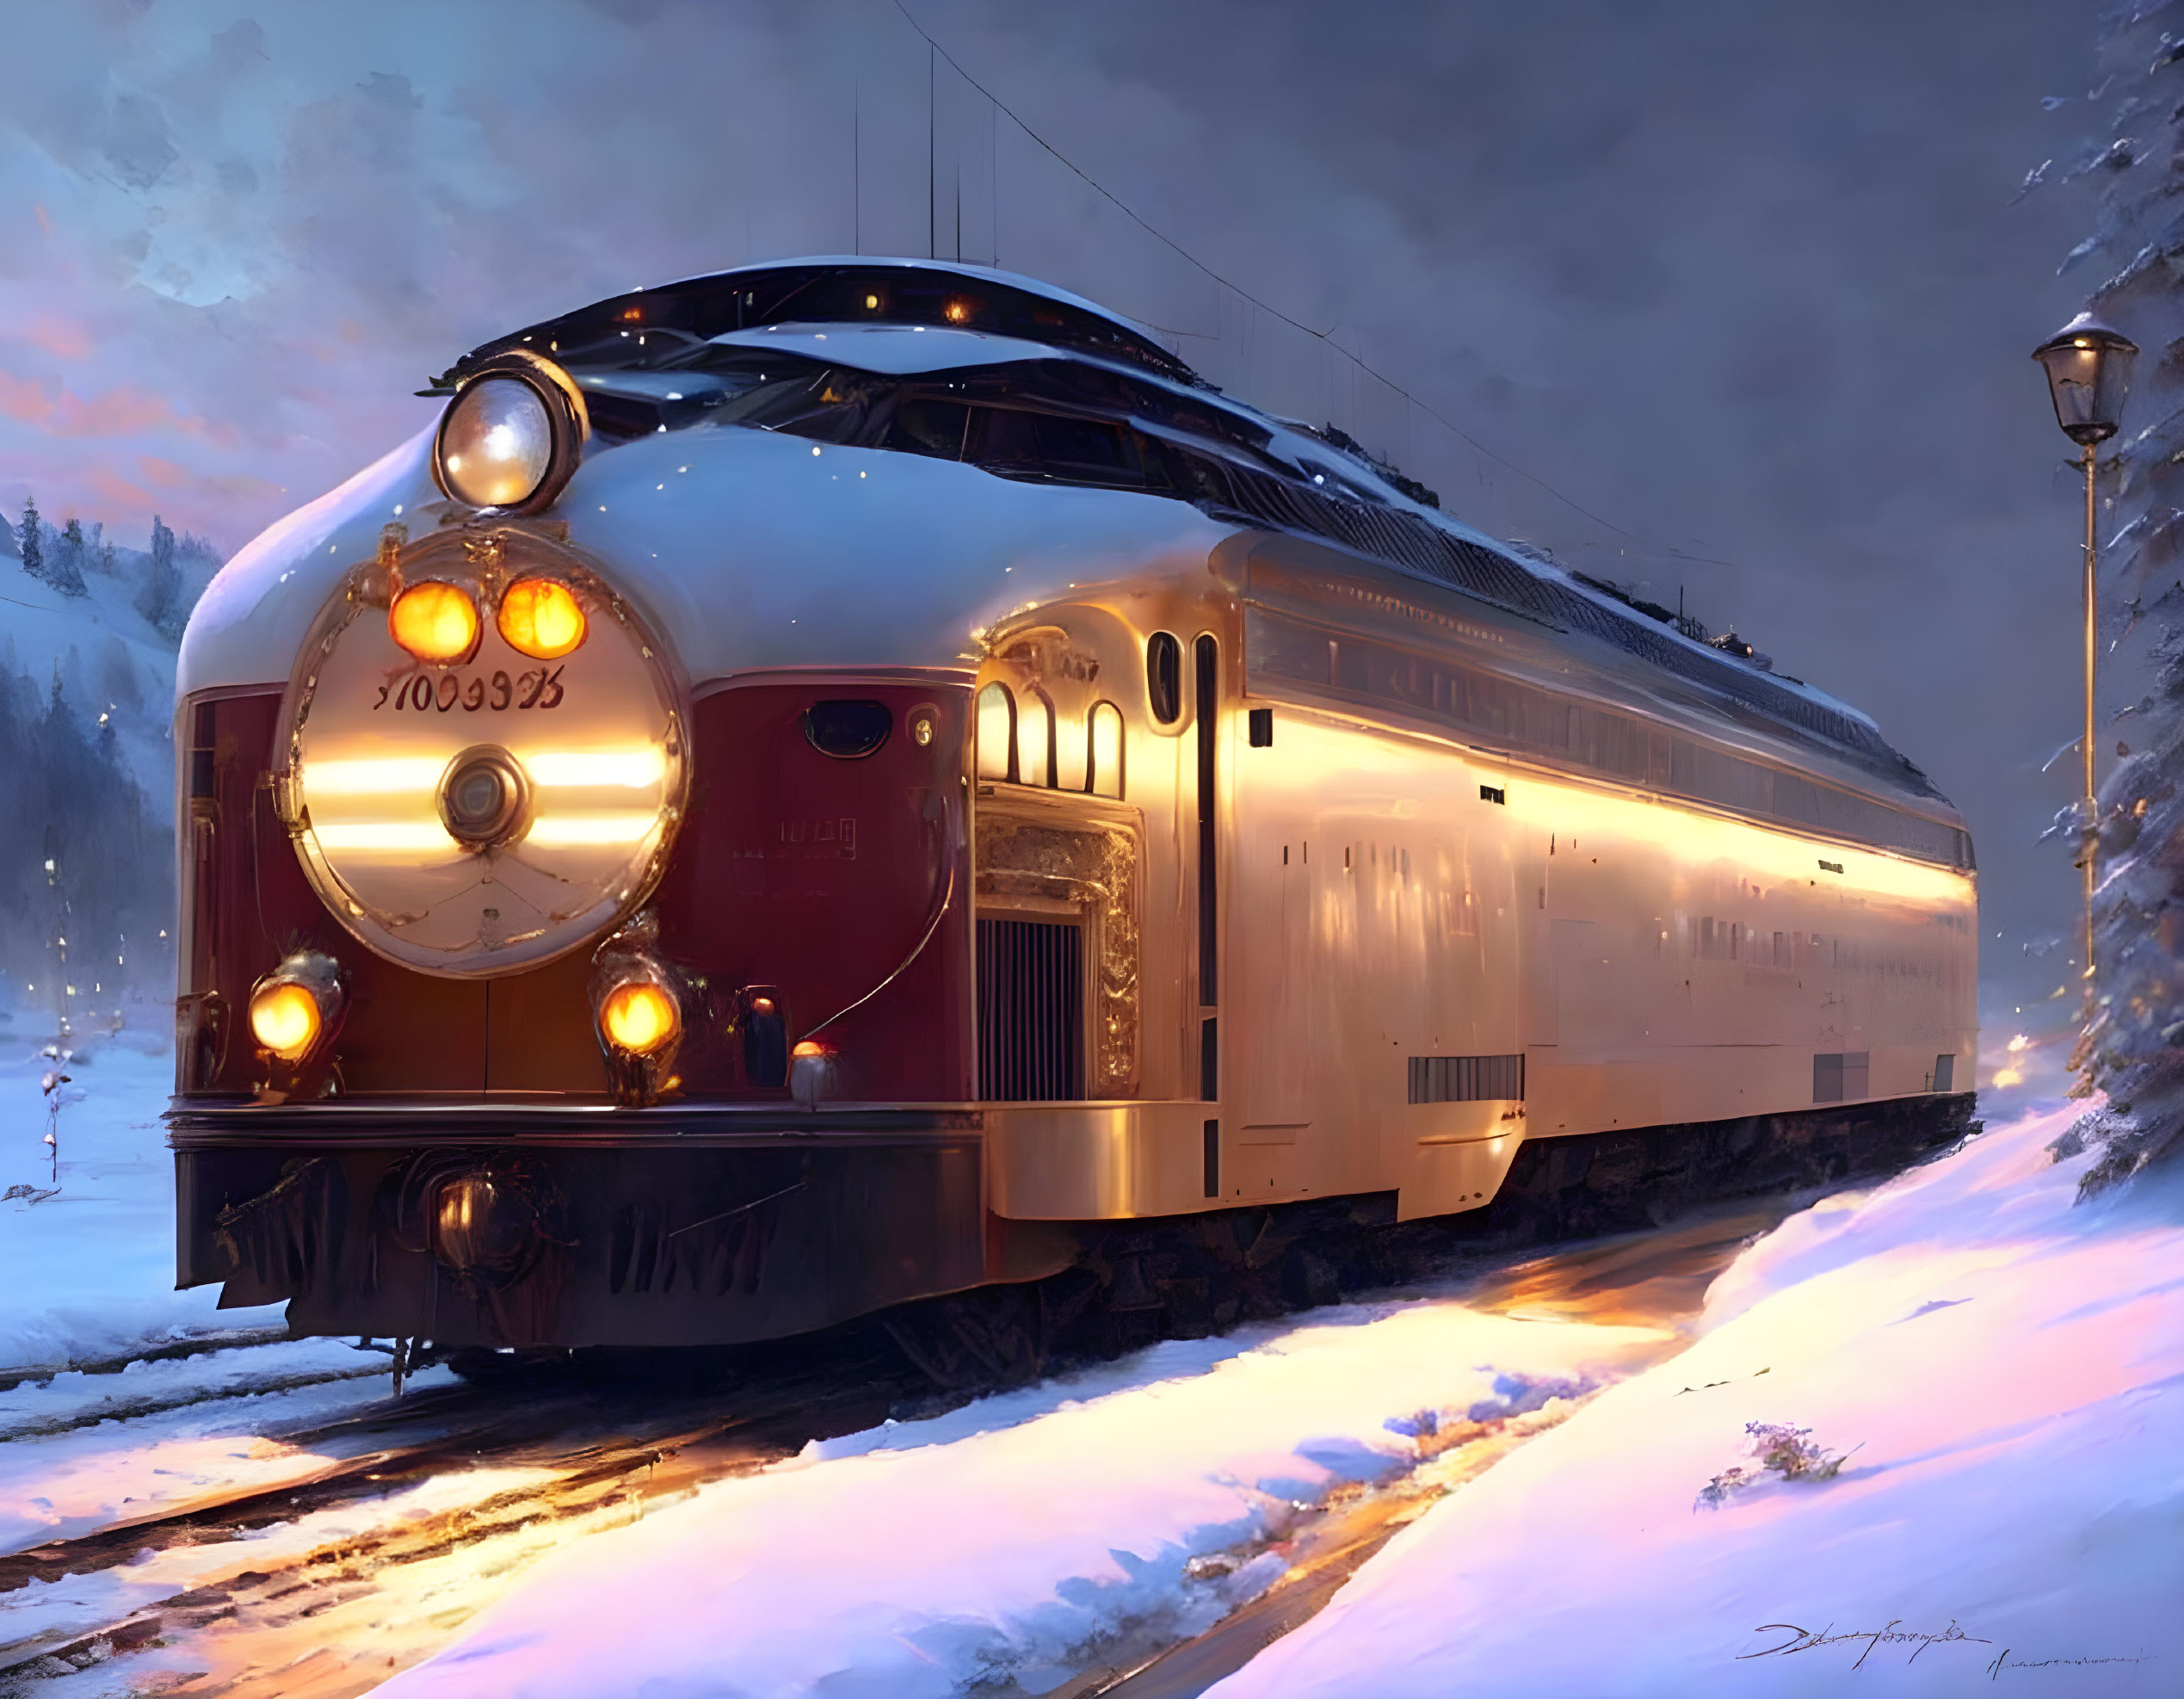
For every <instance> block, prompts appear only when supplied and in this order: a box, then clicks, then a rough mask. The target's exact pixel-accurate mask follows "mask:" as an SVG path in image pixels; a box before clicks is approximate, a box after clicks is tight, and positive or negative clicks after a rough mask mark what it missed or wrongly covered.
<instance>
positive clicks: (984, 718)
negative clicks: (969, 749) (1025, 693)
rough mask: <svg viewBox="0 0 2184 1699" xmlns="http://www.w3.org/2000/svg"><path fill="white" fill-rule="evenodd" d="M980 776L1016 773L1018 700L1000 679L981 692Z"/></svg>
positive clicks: (1002, 777)
mask: <svg viewBox="0 0 2184 1699" xmlns="http://www.w3.org/2000/svg"><path fill="white" fill-rule="evenodd" d="M978 776H979V777H980V778H982V779H1003V780H1007V779H1013V778H1015V776H1016V699H1015V696H1014V695H1011V694H1010V693H1009V687H1008V686H1007V685H1006V684H1003V683H997V682H996V683H992V684H989V685H987V686H986V688H985V689H983V690H981V691H979V692H978Z"/></svg>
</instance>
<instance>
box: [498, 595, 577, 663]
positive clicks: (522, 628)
mask: <svg viewBox="0 0 2184 1699" xmlns="http://www.w3.org/2000/svg"><path fill="white" fill-rule="evenodd" d="M499 625H500V628H501V635H502V636H503V637H504V638H506V639H508V641H509V646H510V647H512V648H515V649H520V650H521V651H522V652H524V653H525V654H527V655H528V656H530V657H531V658H532V659H534V660H537V661H558V660H559V659H560V658H562V657H563V656H564V655H566V654H568V653H570V652H571V651H573V650H575V649H577V648H578V647H580V646H582V645H583V640H584V633H585V624H584V610H583V609H582V608H580V607H578V606H577V598H576V596H574V595H573V594H571V591H570V590H569V587H568V586H567V585H566V584H556V583H554V581H553V580H552V578H518V579H517V580H516V581H515V583H514V584H510V585H509V587H508V589H507V590H504V591H503V592H502V595H501V611H500V619H499Z"/></svg>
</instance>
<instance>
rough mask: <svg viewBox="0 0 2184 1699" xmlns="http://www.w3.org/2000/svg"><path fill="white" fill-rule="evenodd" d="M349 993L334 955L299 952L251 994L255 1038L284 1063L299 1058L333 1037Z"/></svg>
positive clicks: (252, 1035) (264, 1048) (259, 983)
mask: <svg viewBox="0 0 2184 1699" xmlns="http://www.w3.org/2000/svg"><path fill="white" fill-rule="evenodd" d="M344 1000H345V992H344V990H343V987H342V970H341V968H340V967H339V966H338V965H337V964H336V962H335V961H334V959H333V958H332V957H331V956H328V955H321V954H320V953H319V952H318V951H317V950H299V951H297V952H296V954H295V955H292V956H290V957H289V958H288V959H287V961H283V962H282V963H281V965H280V966H279V967H276V968H275V969H274V970H273V972H272V973H268V974H267V975H266V976H265V978H264V979H261V980H259V981H258V983H257V985H256V989H254V990H253V991H252V992H251V993H250V1036H251V1037H252V1038H254V1039H256V1041H257V1042H258V1047H259V1048H260V1049H262V1050H266V1051H269V1052H271V1053H273V1054H274V1055H275V1056H278V1057H279V1058H280V1059H281V1060H282V1061H284V1062H291V1063H293V1062H299V1061H301V1060H303V1059H304V1058H305V1057H306V1056H308V1055H309V1054H311V1053H312V1051H314V1050H316V1049H318V1047H321V1046H322V1045H324V1043H325V1042H326V1041H328V1040H329V1039H330V1038H331V1037H332V1036H333V1034H334V1031H335V1029H336V1028H338V1027H339V1026H340V1024H341V1017H342V1005H343V1002H344Z"/></svg>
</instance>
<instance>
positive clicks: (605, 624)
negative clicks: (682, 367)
mask: <svg viewBox="0 0 2184 1699" xmlns="http://www.w3.org/2000/svg"><path fill="white" fill-rule="evenodd" d="M529 577H537V578H548V579H550V580H552V581H553V582H555V583H558V584H562V585H563V586H565V588H566V589H567V590H569V592H570V593H571V595H572V596H575V597H576V598H577V604H578V606H579V607H580V608H581V609H583V613H584V616H585V619H586V621H587V623H588V627H589V633H588V635H587V636H586V637H585V639H584V641H583V643H582V644H581V645H580V646H578V647H577V648H576V649H574V650H572V651H571V652H569V653H568V654H566V655H564V656H560V657H558V658H555V659H553V660H550V661H541V660H539V659H537V658H534V657H532V656H529V655H526V654H523V653H521V652H518V651H517V650H516V649H515V648H514V647H512V646H510V645H509V643H508V642H507V640H506V639H504V638H503V636H502V635H501V633H500V631H499V629H498V627H497V623H496V621H495V618H494V614H495V609H496V606H497V597H498V596H499V594H500V590H501V587H502V586H503V585H505V584H512V583H515V582H518V581H520V580H521V579H523V578H529ZM422 578H436V579H441V580H445V581H446V582H447V583H449V584H455V585H457V586H459V587H460V588H461V589H462V590H465V591H466V593H468V594H470V595H472V596H474V597H475V598H476V600H477V602H478V610H479V612H480V614H481V615H483V616H484V630H483V632H482V633H480V635H479V638H478V648H477V650H476V652H474V653H473V654H472V655H470V656H469V657H467V658H465V659H463V660H461V661H457V662H451V663H449V664H446V665H440V666H435V665H429V664H424V663H421V662H419V661H418V660H417V659H416V658H415V657H414V656H412V655H410V653H409V652H407V651H405V650H404V649H402V648H401V647H400V646H398V645H397V644H396V642H395V641H394V639H393V638H392V635H391V634H390V633H389V632H388V630H387V602H388V597H389V596H390V595H391V594H392V590H393V589H394V588H398V586H399V585H400V584H402V583H404V582H405V581H406V582H410V583H415V582H417V581H418V580H420V579H422ZM682 700H683V689H682V683H681V681H680V679H679V678H677V677H676V676H675V674H674V673H673V671H672V670H671V669H670V665H669V662H668V661H667V660H666V658H664V656H663V652H662V649H661V646H660V644H659V642H658V640H657V639H656V638H654V637H653V636H651V634H650V633H648V631H647V630H646V629H645V627H644V626H643V625H642V624H641V623H640V622H639V618H638V616H637V615H636V614H635V613H634V611H633V610H632V609H631V608H630V607H629V605H628V604H627V602H625V601H624V600H623V599H622V597H621V596H620V595H618V594H617V593H616V592H615V591H614V589H613V588H612V587H611V586H610V585H609V584H608V583H607V582H605V580H604V579H603V578H602V576H601V575H600V574H599V573H598V572H597V571H595V570H594V569H593V568H592V567H591V566H589V565H588V564H587V563H585V562H583V561H582V560H581V559H578V558H577V556H576V555H575V554H574V553H573V551H571V550H569V549H567V548H566V547H564V546H562V545H561V544H559V543H558V541H552V540H549V539H546V538H544V537H540V536H539V535H537V534H534V533H532V532H530V531H528V530H525V529H521V528H515V527H511V528H507V529H503V530H496V531H492V532H488V533H484V534H479V533H476V532H472V531H460V532H459V531H456V530H455V529H453V528H447V529H444V530H441V531H439V532H436V533H435V534H433V535H431V536H429V537H425V538H423V539H420V540H419V541H416V542H415V543H409V544H404V545H402V546H401V547H400V553H399V556H398V559H397V560H396V561H395V562H393V563H391V564H387V563H365V564H363V565H359V566H358V567H357V568H356V569H355V571H352V572H351V573H350V575H349V579H348V580H347V581H346V582H345V583H344V584H342V587H341V589H340V590H338V591H337V592H336V595H335V596H333V597H331V598H330V600H329V602H328V604H327V606H326V609H325V610H324V613H322V615H321V616H320V624H319V626H318V628H317V629H316V630H315V631H314V633H313V634H312V639H311V640H310V641H309V642H308V643H307V644H306V645H305V647H304V649H303V651H302V652H301V654H300V655H299V659H298V663H297V665H296V669H295V671H294V673H293V676H292V677H291V680H290V683H289V690H288V698H287V704H286V707H284V710H283V713H284V716H285V720H286V726H287V797H288V799H289V803H288V806H290V807H291V808H292V809H293V813H292V815H291V817H290V827H291V835H292V837H293V839H294V842H295V845H296V851H297V855H298V856H299V858H300V860H301V861H302V862H303V866H304V870H305V874H307V875H308V876H309V877H310V879H311V881H312V886H313V887H314V888H315V889H316V890H317V891H318V894H319V896H320V898H321V899H323V900H324V902H325V904H326V905H327V907H328V909H329V910H330V911H332V913H333V914H334V916H335V917H336V918H337V919H338V920H339V921H340V922H341V924H342V925H343V926H345V927H347V928H348V929H349V931H350V932H351V933H352V934H354V935H355V936H356V937H358V938H359V939H361V941H362V942H364V943H366V944H367V945H368V946H370V947H371V948H373V949H374V950H376V951H377V952H379V954H380V955H384V956H386V957H389V958H390V959H392V960H393V961H399V962H402V963H404V965H405V966H408V967H415V968H417V969H419V970H420V971H422V972H424V973H437V974H443V975H447V976H449V977H452V978H458V979H463V978H471V977H477V976H485V975H490V974H497V973H511V972H514V971H516V970H518V969H521V968H525V967H534V966H536V965H538V964H539V963H540V962H544V961H552V959H553V958H555V957H556V956H559V955H565V954H567V953H568V952H570V951H571V950H575V949H578V948H583V946H584V945H586V944H587V943H589V942H595V941H596V940H597V939H598V938H599V937H600V936H602V935H603V934H605V933H606V932H608V931H610V930H613V928H614V926H616V925H617V924H620V922H621V921H622V920H623V919H624V918H626V917H627V916H628V914H629V913H630V911H632V910H633V909H634V908H635V907H636V906H637V905H639V903H640V902H642V901H643V900H644V899H645V893H647V892H648V891H649V890H650V889H651V887H652V885H653V883H654V881H655V880H657V877H658V875H659V871H660V869H661V868H662V867H663V865H664V861H665V857H666V855H667V852H668V848H669V844H670V843H671V842H672V840H673V837H674V834H675V830H676V823H677V822H678V821H679V819H681V817H682V807H683V802H684V798H685V797H686V795H687V794H688V769H687V759H686V756H687V751H686V746H685V743H684V736H685V733H684V730H683V727H684V725H685V723H686V722H685V717H684V714H683V711H682Z"/></svg>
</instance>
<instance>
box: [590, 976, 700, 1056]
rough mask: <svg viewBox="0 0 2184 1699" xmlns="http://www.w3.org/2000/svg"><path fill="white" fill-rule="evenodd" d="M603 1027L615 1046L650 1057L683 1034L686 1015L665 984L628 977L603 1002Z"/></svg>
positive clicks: (607, 1039)
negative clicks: (683, 1021)
mask: <svg viewBox="0 0 2184 1699" xmlns="http://www.w3.org/2000/svg"><path fill="white" fill-rule="evenodd" d="M599 1030H600V1033H601V1035H602V1036H603V1037H604V1038H605V1039H606V1041H607V1042H608V1044H610V1045H612V1046H613V1047H614V1048H615V1049H617V1050H623V1051H626V1052H628V1053H630V1054H631V1055H632V1056H649V1055H651V1053H653V1052H654V1051H656V1050H661V1049H664V1048H665V1047H667V1046H669V1045H670V1044H672V1043H673V1042H674V1041H676V1038H677V1037H679V1036H680V1035H681V1034H682V1011H681V1010H678V1009H677V1008H676V1006H675V998H673V997H671V996H670V995H669V993H668V992H667V991H666V990H665V989H664V988H663V987H662V986H660V985H654V984H652V983H651V982H650V981H649V980H645V979H626V980H624V981H623V982H622V983H621V984H620V985H616V986H615V987H614V990H613V991H611V992H608V994H607V997H606V1000H605V1001H604V1002H602V1004H600V1005H599Z"/></svg>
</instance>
